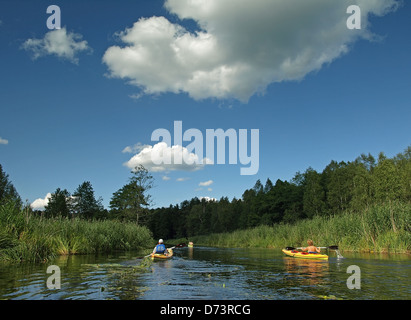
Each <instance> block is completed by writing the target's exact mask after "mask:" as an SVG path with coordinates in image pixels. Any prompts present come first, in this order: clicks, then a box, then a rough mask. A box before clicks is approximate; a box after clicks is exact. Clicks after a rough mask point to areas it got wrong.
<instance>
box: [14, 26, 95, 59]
mask: <svg viewBox="0 0 411 320" xmlns="http://www.w3.org/2000/svg"><path fill="white" fill-rule="evenodd" d="M82 39H83V36H82V35H80V34H77V33H73V32H67V30H66V28H65V27H64V28H61V29H56V30H52V31H49V32H47V33H46V34H45V36H44V38H42V39H28V40H26V41H25V42H24V43H23V45H22V48H23V49H24V50H26V51H30V52H31V53H32V55H33V59H37V58H40V57H43V56H47V55H55V56H57V57H59V58H61V59H66V60H69V61H70V62H72V63H74V64H78V62H79V59H78V57H77V54H78V53H79V52H90V51H91V48H90V47H89V45H88V43H87V41H86V40H82Z"/></svg>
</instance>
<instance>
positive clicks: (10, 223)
mask: <svg viewBox="0 0 411 320" xmlns="http://www.w3.org/2000/svg"><path fill="white" fill-rule="evenodd" d="M153 243H154V241H153V239H152V235H151V232H150V231H149V230H148V229H147V228H146V227H143V226H137V225H136V224H135V223H123V222H119V221H115V220H104V221H88V220H82V219H78V218H74V219H69V218H61V217H60V218H48V219H45V218H41V217H38V216H30V215H27V214H26V213H25V212H24V211H23V210H21V209H19V208H16V207H15V206H14V204H13V203H9V204H5V205H3V206H0V261H30V262H35V261H46V260H48V259H51V258H54V257H56V256H59V255H71V254H90V253H98V252H100V253H103V252H110V251H113V250H139V249H143V248H147V247H151V246H152V245H153Z"/></svg>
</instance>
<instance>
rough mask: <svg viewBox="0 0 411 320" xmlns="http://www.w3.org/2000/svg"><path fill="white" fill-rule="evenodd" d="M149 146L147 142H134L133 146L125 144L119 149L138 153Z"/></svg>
mask: <svg viewBox="0 0 411 320" xmlns="http://www.w3.org/2000/svg"><path fill="white" fill-rule="evenodd" d="M147 147H150V146H149V145H148V144H141V143H140V142H139V143H137V144H135V145H134V146H127V147H125V148H124V149H123V151H121V152H122V153H134V154H136V153H139V152H140V151H142V150H143V149H144V148H147Z"/></svg>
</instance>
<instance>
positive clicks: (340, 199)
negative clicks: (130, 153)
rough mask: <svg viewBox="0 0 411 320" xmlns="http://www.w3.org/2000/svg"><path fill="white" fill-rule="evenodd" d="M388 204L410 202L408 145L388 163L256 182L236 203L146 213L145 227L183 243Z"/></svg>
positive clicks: (333, 165) (346, 165)
mask: <svg viewBox="0 0 411 320" xmlns="http://www.w3.org/2000/svg"><path fill="white" fill-rule="evenodd" d="M390 201H400V202H406V203H410V202H411V146H410V147H408V148H407V149H406V150H405V151H404V152H403V153H400V154H398V155H396V156H395V157H393V158H387V157H386V156H385V155H384V154H383V153H380V154H379V156H378V158H377V159H376V158H374V157H373V156H372V155H371V154H368V155H365V154H362V155H361V156H360V157H358V158H357V159H355V160H354V161H352V162H344V161H342V162H336V161H331V162H330V163H329V164H328V165H327V166H326V167H325V168H324V170H323V171H322V172H317V171H316V170H314V169H313V168H311V167H310V168H308V169H307V170H306V171H305V172H302V173H301V172H297V173H296V174H295V176H294V178H293V179H292V180H291V181H282V180H279V179H278V180H277V181H276V182H275V184H274V183H273V182H272V181H271V180H270V179H267V180H266V182H265V184H263V183H261V181H260V180H258V181H257V182H256V183H255V185H254V187H253V188H251V189H248V190H245V191H244V193H243V195H242V197H241V199H236V198H234V199H232V200H231V201H229V199H228V198H227V197H223V198H221V199H220V200H218V201H207V200H205V199H198V198H193V199H191V200H186V201H184V202H182V203H181V204H180V205H170V206H169V207H168V208H157V209H152V210H151V215H150V218H151V219H150V221H149V228H150V229H151V231H152V232H153V235H154V237H156V238H159V237H161V238H169V239H170V238H183V237H190V236H195V235H206V234H210V233H219V232H231V231H234V230H238V229H246V228H250V227H255V226H258V225H273V224H277V223H294V222H296V221H298V220H301V219H307V218H312V217H314V216H325V215H328V216H331V215H337V214H341V213H343V212H344V211H347V210H351V211H354V212H361V211H362V210H364V209H365V208H366V207H369V206H370V205H373V204H378V203H386V202H390ZM410 214H411V213H410Z"/></svg>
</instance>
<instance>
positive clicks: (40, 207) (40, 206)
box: [30, 193, 51, 210]
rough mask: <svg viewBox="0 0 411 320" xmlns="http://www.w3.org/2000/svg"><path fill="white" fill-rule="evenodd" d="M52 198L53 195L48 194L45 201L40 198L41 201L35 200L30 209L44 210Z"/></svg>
mask: <svg viewBox="0 0 411 320" xmlns="http://www.w3.org/2000/svg"><path fill="white" fill-rule="evenodd" d="M50 198H51V193H47V195H46V197H45V198H44V199H41V198H39V199H36V200H34V201H33V202H32V203H31V204H30V207H31V208H32V209H34V210H43V209H44V208H45V207H46V206H47V204H48V203H49V200H50Z"/></svg>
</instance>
